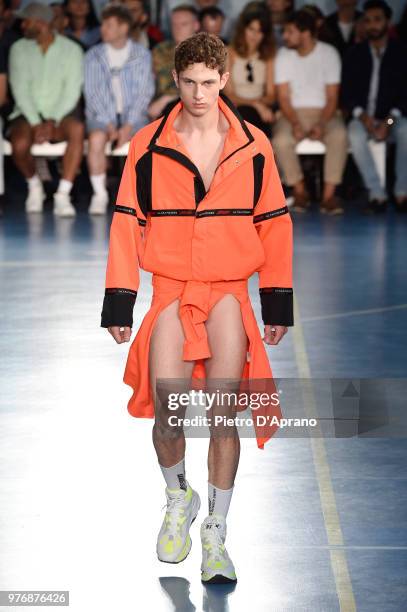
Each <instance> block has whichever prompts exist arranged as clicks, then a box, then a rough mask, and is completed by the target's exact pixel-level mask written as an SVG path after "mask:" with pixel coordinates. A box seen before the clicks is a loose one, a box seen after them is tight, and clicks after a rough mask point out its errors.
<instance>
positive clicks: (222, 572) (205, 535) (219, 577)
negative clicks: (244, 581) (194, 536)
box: [201, 514, 237, 584]
mask: <svg viewBox="0 0 407 612" xmlns="http://www.w3.org/2000/svg"><path fill="white" fill-rule="evenodd" d="M225 539H226V519H225V517H224V516H222V515H221V514H210V515H209V516H207V517H206V519H205V520H204V522H203V523H202V525H201V542H202V563H201V581H202V582H204V583H205V584H208V583H209V584H219V583H225V582H237V578H236V573H235V568H234V565H233V563H232V561H231V559H230V557H229V555H228V552H227V550H226V548H225V544H224V542H225Z"/></svg>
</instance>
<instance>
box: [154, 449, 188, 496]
mask: <svg viewBox="0 0 407 612" xmlns="http://www.w3.org/2000/svg"><path fill="white" fill-rule="evenodd" d="M159 465H160V464H159ZM160 468H161V471H162V473H163V476H164V478H165V482H166V483H167V487H168V488H169V489H184V491H186V490H187V481H186V478H185V457H183V458H182V459H181V461H179V462H178V463H176V464H175V465H171V466H170V467H164V466H163V465H160Z"/></svg>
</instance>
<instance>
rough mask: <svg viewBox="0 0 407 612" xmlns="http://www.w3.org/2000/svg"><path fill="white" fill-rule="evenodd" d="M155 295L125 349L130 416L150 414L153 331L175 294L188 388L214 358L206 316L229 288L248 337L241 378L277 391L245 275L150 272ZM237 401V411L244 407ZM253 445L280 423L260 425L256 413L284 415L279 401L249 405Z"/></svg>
mask: <svg viewBox="0 0 407 612" xmlns="http://www.w3.org/2000/svg"><path fill="white" fill-rule="evenodd" d="M152 285H153V296H152V301H151V306H150V309H149V310H148V312H147V313H146V315H145V316H144V319H143V321H142V323H141V325H140V327H139V329H138V331H137V334H136V336H135V338H134V340H133V342H132V345H131V347H130V350H129V354H128V358H127V363H126V368H125V372H124V377H123V381H124V382H125V383H126V384H127V385H129V386H131V387H132V389H133V395H132V397H131V398H130V400H129V402H128V411H129V413H130V414H131V415H132V416H134V417H146V418H154V399H153V394H152V389H151V385H150V380H149V359H148V356H149V346H150V338H151V333H152V331H153V329H154V325H155V321H156V319H157V317H158V315H159V314H160V312H161V311H162V310H163V309H164V308H165V307H166V306H168V305H169V304H170V303H171V302H173V301H174V300H176V299H179V300H180V303H179V308H178V312H179V317H180V320H181V323H182V327H183V330H184V335H185V340H184V345H183V355H182V357H183V359H184V360H185V361H195V364H194V367H193V372H192V381H191V382H192V384H191V388H196V386H195V383H196V381H204V380H205V378H206V373H205V359H208V358H210V357H212V353H211V350H210V346H209V342H208V336H207V331H206V326H205V321H206V320H207V319H208V316H209V313H210V311H211V309H212V308H213V306H214V305H215V304H216V302H217V301H218V300H219V299H221V298H222V297H223V296H224V295H226V294H227V293H231V294H233V295H234V296H235V298H236V299H237V300H238V301H239V303H240V309H241V313H242V321H243V324H244V327H245V331H246V334H247V338H248V353H247V358H246V363H245V365H244V368H243V372H242V376H241V379H242V381H247V382H248V383H249V385H250V381H251V379H256V380H255V381H253V382H254V383H255V384H254V387H255V389H256V391H258V390H259V387H262V386H263V387H264V388H262V389H260V391H266V390H267V392H268V393H271V392H275V386H274V381H273V374H272V371H271V367H270V363H269V360H268V355H267V351H266V349H265V346H264V343H263V340H262V338H261V335H260V330H259V327H258V324H257V321H256V317H255V315H254V312H253V309H252V306H251V303H250V296H249V293H248V279H238V280H229V281H198V280H178V279H173V278H169V277H166V276H162V275H160V274H156V273H154V274H153V275H152ZM244 409H245V407H244V406H242V407H241V406H237V407H236V410H238V411H241V410H244ZM252 413H253V419H254V422H253V424H254V428H255V433H256V439H257V445H258V447H259V448H260V449H263V448H264V443H265V442H266V441H267V440H269V439H270V438H271V437H272V436H273V434H274V433H275V431H276V430H277V429H278V425H276V424H273V425H270V424H265V425H259V424H258V423H257V421H256V419H255V418H254V417H255V414H256V415H260V416H264V417H266V418H268V419H269V418H271V417H272V416H277V418H278V419H280V418H281V417H282V414H281V410H280V406H279V404H278V405H277V406H272V405H268V406H263V407H261V408H259V409H257V410H252Z"/></svg>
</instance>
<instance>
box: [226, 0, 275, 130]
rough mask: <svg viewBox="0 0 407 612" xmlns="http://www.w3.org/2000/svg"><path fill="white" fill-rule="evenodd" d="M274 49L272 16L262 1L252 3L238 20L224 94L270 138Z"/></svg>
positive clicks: (247, 119)
mask: <svg viewBox="0 0 407 612" xmlns="http://www.w3.org/2000/svg"><path fill="white" fill-rule="evenodd" d="M274 55H275V46H274V40H273V35H272V31H271V22H270V15H269V13H268V10H265V8H264V4H263V3H262V2H256V3H251V4H250V7H249V10H247V9H245V10H244V11H243V12H242V13H241V15H240V18H239V19H238V22H237V26H236V31H235V34H234V36H233V39H232V41H231V44H230V45H229V47H228V59H227V62H226V70H227V72H230V76H229V79H228V81H227V83H226V85H225V87H224V93H225V94H226V95H227V96H228V97H229V98H230V100H231V101H232V102H233V103H234V104H235V105H236V106H237V108H238V110H239V112H240V114H241V115H242V117H243V118H244V119H246V121H250V122H251V123H253V124H254V125H256V126H257V127H259V128H260V129H261V130H263V131H264V133H265V134H266V135H267V136H268V137H270V136H271V123H272V121H273V120H274V114H273V111H272V109H271V105H272V104H273V102H274V101H275V91H274V81H273V66H274Z"/></svg>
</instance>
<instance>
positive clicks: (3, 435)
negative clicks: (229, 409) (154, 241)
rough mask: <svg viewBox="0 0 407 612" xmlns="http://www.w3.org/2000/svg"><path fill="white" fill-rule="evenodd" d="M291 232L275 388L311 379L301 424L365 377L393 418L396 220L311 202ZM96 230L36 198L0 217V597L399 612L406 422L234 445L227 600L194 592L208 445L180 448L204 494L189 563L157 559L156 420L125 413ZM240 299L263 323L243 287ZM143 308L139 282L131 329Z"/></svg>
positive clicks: (402, 601)
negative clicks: (291, 301)
mask: <svg viewBox="0 0 407 612" xmlns="http://www.w3.org/2000/svg"><path fill="white" fill-rule="evenodd" d="M293 220H294V228H295V319H296V321H295V322H296V325H295V327H294V328H292V329H291V330H290V331H289V333H288V334H287V335H286V337H285V338H284V340H283V342H282V343H281V344H280V345H279V346H277V347H268V351H269V355H270V362H271V365H272V368H273V371H274V374H275V376H276V377H277V378H281V379H293V380H295V379H312V381H313V385H314V391H313V393H312V394H311V396H308V399H307V400H306V402H305V408H306V410H308V411H310V412H311V413H312V411H314V410H318V409H319V406H318V402H319V399H318V392H319V390H321V389H322V387H324V385H325V387H326V386H328V388H329V385H330V384H331V383H330V379H343V380H344V381H345V382H346V381H347V380H348V381H349V380H352V381H354V384H355V386H356V388H359V387H358V381H360V379H363V380H364V381H366V380H367V381H368V382H369V381H373V382H372V384H373V386H374V385H376V387H374V388H377V389H378V393H379V394H380V392H381V390H383V388H386V389H387V390H388V389H390V391H391V392H395V394H396V395H397V398H396V400H397V401H398V402H399V404H401V405H402V404H403V401H405V400H404V396H403V393H404V392H405V391H407V388H406V387H407V385H406V379H407V374H406V372H407V366H406V364H407V283H406V280H407V273H406V244H407V240H406V238H407V232H406V227H407V219H406V218H404V217H402V216H397V215H396V214H395V213H394V212H393V211H389V212H388V213H387V214H386V215H385V216H383V217H366V216H363V215H362V214H361V212H360V208H358V207H357V206H356V205H355V206H354V207H351V206H350V205H348V207H347V209H346V212H345V215H344V216H343V217H341V218H340V217H338V218H326V217H323V216H320V215H319V214H318V212H317V211H316V209H315V210H314V211H313V212H311V213H310V214H309V215H307V216H304V217H303V216H298V215H297V216H294V214H293ZM109 224H110V216H108V217H107V218H90V217H89V216H88V215H87V213H86V210H85V209H81V210H80V211H79V213H78V215H77V217H76V218H75V219H73V220H71V219H54V218H53V215H52V212H51V208H50V205H49V204H48V206H47V209H46V211H45V213H44V214H43V215H31V216H30V217H27V216H26V215H25V213H24V211H23V208H22V206H21V205H17V204H16V206H15V208H14V207H13V206H10V205H9V206H8V207H7V209H6V213H5V215H4V217H3V218H2V219H0V245H1V263H0V283H1V295H0V307H1V334H0V352H1V366H0V368H1V412H0V414H1V421H0V442H1V445H0V508H1V517H0V551H1V552H0V556H1V558H0V590H13V589H15V590H69V594H70V609H72V610H74V611H75V612H89V611H95V612H96V611H98V612H104V611H111V610H114V611H116V612H130V611H131V612H136V611H137V612H138V611H142V612H145V611H146V612H147V611H148V612H150V611H151V612H156V611H159V612H161V611H162V612H166V611H169V610H177V611H183V612H184V611H191V610H204V611H214V612H218V611H227V610H230V611H231V612H240V611H246V610H251V611H253V612H319V611H321V612H336V611H337V610H338V611H339V610H341V611H345V612H351V611H352V610H359V611H361V612H402V611H403V610H405V605H406V601H407V579H406V577H407V513H406V508H407V486H406V485H407V470H406V463H407V444H406V431H407V428H406V422H405V417H404V412H403V411H401V412H398V414H399V416H400V414H401V415H402V416H403V417H404V421H403V418H402V419H401V420H400V421H399V426H398V427H394V426H393V427H391V423H390V425H389V423H388V422H387V423H386V421H385V420H384V421H383V422H379V423H376V425H372V426H371V427H367V429H366V430H365V432H366V434H365V435H359V436H358V435H350V436H349V437H332V435H331V436H325V437H307V436H302V437H297V438H295V437H291V436H289V435H287V434H285V433H284V432H278V434H277V435H276V436H275V437H274V438H273V439H272V440H271V442H269V443H268V444H267V445H266V447H265V450H264V451H261V450H259V449H257V446H256V443H255V440H254V439H253V438H242V450H241V459H240V467H239V472H238V476H237V479H236V483H235V492H234V496H233V499H232V503H231V506H230V510H229V515H228V536H227V540H226V544H227V548H228V551H229V553H230V555H231V558H232V559H233V561H234V563H235V567H236V571H237V575H238V583H237V585H236V586H235V587H234V588H233V589H230V588H226V587H222V586H218V587H211V588H209V587H208V588H205V587H203V586H202V584H201V582H200V571H199V566H200V561H201V550H200V539H199V526H200V522H201V521H200V520H199V519H200V518H201V520H202V519H203V518H204V517H205V516H206V510H207V508H206V505H207V501H206V495H207V478H206V449H207V442H208V441H207V439H193V440H189V441H187V456H186V466H187V472H186V475H187V478H188V480H189V481H190V483H191V484H192V486H193V487H194V488H195V489H197V490H198V492H199V493H200V495H201V500H202V506H201V511H200V514H199V515H198V520H197V521H195V523H194V524H193V525H192V529H191V536H192V541H193V546H192V551H191V553H190V555H189V556H188V558H187V559H186V560H185V561H184V562H183V563H181V564H179V565H168V564H163V563H160V562H159V561H158V560H157V559H156V554H155V543H156V536H157V532H158V529H159V527H160V525H161V522H162V519H163V516H164V510H163V509H162V506H163V504H164V503H165V494H164V484H163V479H162V475H161V472H160V470H159V468H158V465H157V461H156V457H155V452H154V449H153V446H152V443H151V427H152V421H150V420H146V419H140V420H139V419H134V418H132V417H130V416H129V414H128V413H127V410H126V403H127V400H128V399H129V397H130V395H131V391H130V389H129V388H128V387H126V386H125V385H124V384H123V382H122V374H123V369H124V364H125V359H126V355H127V351H128V348H129V345H128V344H125V345H124V346H123V345H122V346H119V345H116V344H115V343H114V341H113V339H112V338H111V336H110V335H109V334H108V332H107V331H106V330H105V329H102V328H100V327H99V325H100V311H101V305H102V299H103V283H104V271H105V263H106V254H107V236H108V230H109ZM250 287H251V296H252V303H253V307H254V308H255V312H256V315H257V317H258V321H259V324H260V325H261V323H260V322H261V319H260V305H259V300H258V292H257V278H256V277H253V278H251V279H250ZM150 297H151V286H150V275H149V274H148V273H145V272H143V273H142V281H141V287H140V291H139V297H138V299H137V306H136V308H135V324H134V330H136V329H137V328H138V325H139V324H140V322H141V320H142V317H143V316H144V314H145V312H146V311H147V309H148V307H149V300H150ZM261 331H263V329H262V327H261ZM133 337H134V332H133ZM389 379H397V380H394V381H391V380H390V381H389ZM283 382H284V381H283ZM287 384H288V383H287ZM386 385H387V386H386ZM359 389H360V388H359ZM400 396H401V397H400ZM310 397H311V399H310ZM355 397H356V400H358V398H359V399H360V397H359V396H358V395H356V396H355ZM369 398H370V399H369ZM373 400H374V398H373V399H372V396H371V395H369V394H368V400H367V404H369V405H370V403H371V402H372V401H373ZM397 401H396V404H397ZM356 404H357V401H356ZM282 407H283V411H284V408H286V409H287V411H288V412H289V413H291V412H292V411H293V410H294V411H295V406H292V405H285V406H284V404H283V406H282ZM404 407H405V405H404ZM365 408H366V402H365ZM393 408H394V405H393V402H391V405H390V407H389V410H390V413H392V410H393ZM398 409H399V408H397V410H398ZM379 416H380V418H381V417H383V418H384V416H383V414H381V415H379ZM388 416H389V415H388ZM391 416H392V414H390V418H391ZM379 420H380V419H379ZM280 434H281V435H280ZM188 442H189V443H188ZM2 609H3V608H2ZM4 609H14V608H12V607H10V608H4ZM52 609H54V607H52Z"/></svg>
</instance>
